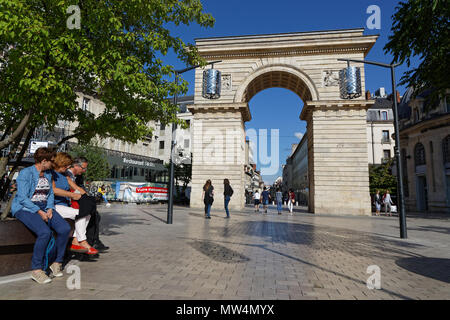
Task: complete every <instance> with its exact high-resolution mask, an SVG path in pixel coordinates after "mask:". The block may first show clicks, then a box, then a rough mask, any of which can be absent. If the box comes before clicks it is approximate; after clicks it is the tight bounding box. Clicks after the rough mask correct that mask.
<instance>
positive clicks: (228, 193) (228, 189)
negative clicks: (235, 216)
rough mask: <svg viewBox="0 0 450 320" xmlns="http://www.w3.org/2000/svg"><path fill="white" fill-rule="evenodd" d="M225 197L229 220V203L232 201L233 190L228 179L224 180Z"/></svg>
mask: <svg viewBox="0 0 450 320" xmlns="http://www.w3.org/2000/svg"><path fill="white" fill-rule="evenodd" d="M223 187H224V188H223V197H224V200H225V212H226V214H227V218H230V211H228V203H229V202H230V200H231V196H232V195H233V188H231V186H230V181H229V180H228V179H224V180H223Z"/></svg>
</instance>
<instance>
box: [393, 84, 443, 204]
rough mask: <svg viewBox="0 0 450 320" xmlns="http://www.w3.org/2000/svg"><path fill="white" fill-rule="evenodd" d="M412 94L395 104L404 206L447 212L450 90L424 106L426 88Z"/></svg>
mask: <svg viewBox="0 0 450 320" xmlns="http://www.w3.org/2000/svg"><path fill="white" fill-rule="evenodd" d="M412 94H413V91H412V90H411V88H410V89H408V91H407V92H406V93H405V95H404V96H403V98H402V101H401V103H400V106H399V113H400V114H399V118H400V145H401V148H402V149H401V158H402V162H403V167H404V170H403V171H404V172H403V180H404V182H403V183H404V194H405V205H406V210H407V211H422V212H439V213H450V90H447V94H446V96H445V97H443V98H442V99H441V100H440V102H439V103H438V104H437V105H435V106H429V107H428V108H427V104H429V101H428V96H429V94H430V91H429V90H427V91H424V92H422V93H420V94H418V95H417V96H416V97H415V98H414V99H413V98H412Z"/></svg>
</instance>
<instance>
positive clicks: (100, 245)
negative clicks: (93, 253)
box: [93, 240, 109, 252]
mask: <svg viewBox="0 0 450 320" xmlns="http://www.w3.org/2000/svg"><path fill="white" fill-rule="evenodd" d="M93 247H94V249H97V250H98V251H99V252H103V251H106V250H108V249H109V247H107V246H105V245H104V244H103V242H101V241H100V240H98V241H95V243H94V245H93Z"/></svg>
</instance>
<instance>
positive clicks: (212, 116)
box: [189, 103, 250, 209]
mask: <svg viewBox="0 0 450 320" xmlns="http://www.w3.org/2000/svg"><path fill="white" fill-rule="evenodd" d="M189 110H190V111H191V112H192V113H193V114H194V120H193V139H192V142H193V144H192V148H193V159H192V191H191V207H194V208H200V207H204V204H203V201H202V192H203V185H204V184H205V182H206V180H208V179H210V180H211V182H212V184H213V186H214V192H215V196H214V204H213V209H223V207H224V197H223V180H224V179H225V178H226V179H228V180H230V184H231V186H232V188H233V190H234V194H233V197H232V199H231V201H230V204H229V208H230V209H242V208H243V207H244V205H245V199H244V195H245V189H244V188H245V176H244V162H245V129H244V122H245V121H248V120H250V113H249V111H248V105H247V104H246V103H231V104H211V105H208V104H198V105H192V106H189Z"/></svg>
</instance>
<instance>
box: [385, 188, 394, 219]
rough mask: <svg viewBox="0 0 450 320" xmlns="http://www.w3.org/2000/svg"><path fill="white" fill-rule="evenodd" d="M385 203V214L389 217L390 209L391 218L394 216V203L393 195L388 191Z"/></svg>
mask: <svg viewBox="0 0 450 320" xmlns="http://www.w3.org/2000/svg"><path fill="white" fill-rule="evenodd" d="M383 202H384V214H385V215H387V212H388V208H389V216H390V217H391V216H392V212H391V205H393V204H394V203H393V202H392V199H391V194H390V193H389V190H386V193H385V194H384V196H383Z"/></svg>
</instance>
